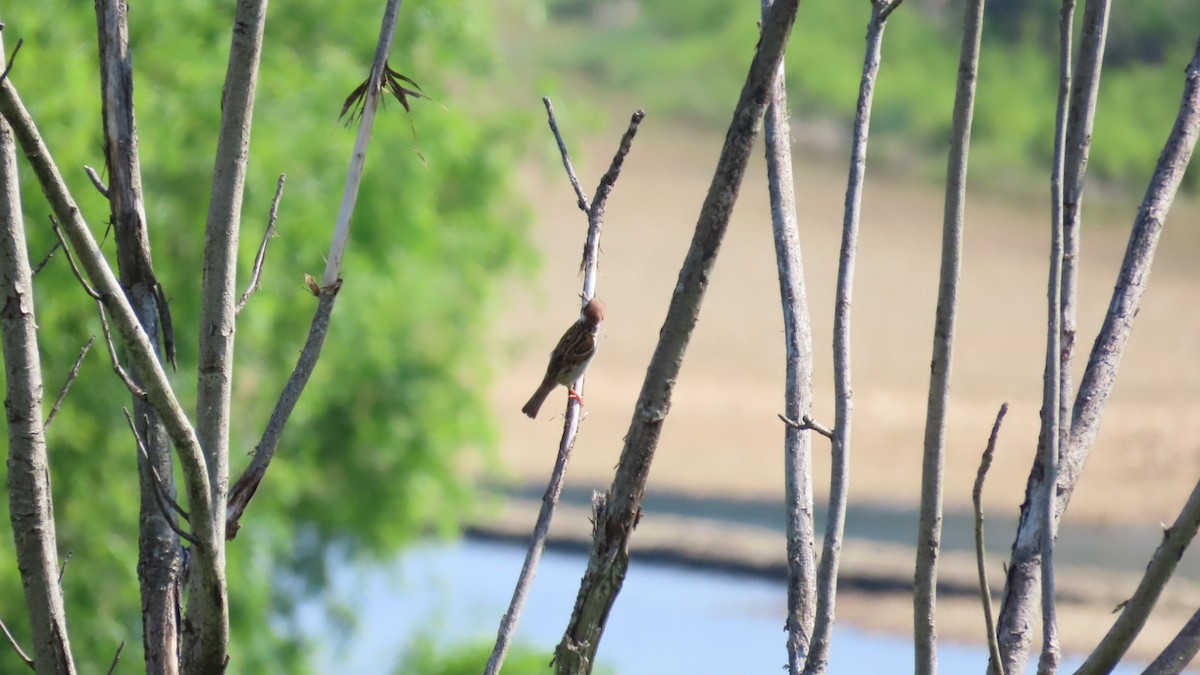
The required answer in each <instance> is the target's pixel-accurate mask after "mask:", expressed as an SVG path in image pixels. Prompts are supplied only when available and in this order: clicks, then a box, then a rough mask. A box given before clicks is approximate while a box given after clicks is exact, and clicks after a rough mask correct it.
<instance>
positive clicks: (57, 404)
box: [42, 335, 96, 433]
mask: <svg viewBox="0 0 1200 675" xmlns="http://www.w3.org/2000/svg"><path fill="white" fill-rule="evenodd" d="M95 341H96V336H95V335H93V336H91V337H89V338H88V341H87V342H85V343H84V345H83V349H81V350H79V358H77V359H75V365H73V366H71V370H70V371H68V372H67V381H66V382H63V386H62V389H60V390H59V391H58V398H57V399H55V400H54V406H53V407H51V408H50V414H49V415H46V421H45V423H43V424H42V433H45V432H46V430H47V429H49V428H50V423H51V422H53V421H54V417H55V415H57V414H58V409H59V408H61V407H62V404H63V400H64V399H66V398H67V392H68V391H70V389H71V385H72V384H73V383H74V382H75V378H77V377H79V367H80V366H81V365H83V357H85V356H87V353H88V350H90V349H91V348H92V343H94V342H95Z"/></svg>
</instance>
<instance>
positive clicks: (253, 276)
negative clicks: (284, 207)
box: [234, 173, 287, 316]
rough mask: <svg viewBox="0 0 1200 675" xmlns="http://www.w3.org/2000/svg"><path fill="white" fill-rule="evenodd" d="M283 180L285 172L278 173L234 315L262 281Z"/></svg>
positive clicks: (281, 195) (239, 312)
mask: <svg viewBox="0 0 1200 675" xmlns="http://www.w3.org/2000/svg"><path fill="white" fill-rule="evenodd" d="M285 180H287V174H282V173H281V174H279V183H278V184H277V185H276V186H275V198H274V199H272V200H271V212H270V213H269V214H268V215H267V229H266V231H265V232H263V238H262V242H261V243H260V244H259V245H258V253H256V254H255V255H254V267H253V269H252V270H251V272H250V285H249V286H247V287H246V292H244V293H242V297H241V298H240V299H239V300H238V303H237V307H236V308H234V315H235V316H236V315H238V314H241V313H242V310H243V309H245V308H246V301H248V300H249V299H250V296H251V295H254V293H256V292H257V291H258V289H259V286H260V284H261V282H262V268H263V261H264V260H265V259H266V257H267V244H268V243H269V242H270V241H271V238H272V237H274V236H275V218H276V215H277V214H278V212H279V200H280V198H282V197H283V183H284V181H285Z"/></svg>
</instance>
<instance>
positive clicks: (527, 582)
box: [483, 97, 645, 675]
mask: <svg viewBox="0 0 1200 675" xmlns="http://www.w3.org/2000/svg"><path fill="white" fill-rule="evenodd" d="M542 102H543V103H544V104H545V106H546V113H547V115H548V116H549V117H550V126H551V129H552V130H553V132H554V136H555V139H556V140H557V141H558V144H559V149H560V150H561V151H562V153H563V158H564V165H565V166H566V167H567V170H568V174H569V175H570V177H571V181H572V183H574V184H576V185H578V181H577V180H576V178H575V175H574V174H573V173H570V161H569V160H567V159H566V157H567V151H566V146H565V144H564V143H563V140H562V137H561V136H560V135H559V133H558V127H557V125H556V124H555V122H554V107H553V106H552V105H551V103H550V98H549V97H543V98H542ZM644 116H645V113H644V112H643V111H641V110H638V111H636V112H635V113H633V116H632V117H631V118H630V120H629V128H628V129H626V131H625V134H624V135H623V136H622V137H621V142H620V144H619V146H618V148H617V152H616V154H615V156H614V157H613V160H612V163H611V164H610V165H609V169H608V171H607V172H605V174H604V176H603V177H602V178H601V179H600V186H599V187H598V188H597V189H596V201H595V202H594V203H593V204H592V205H591V206H590V207H588V208H587V209H585V211H586V212H587V216H588V231H587V237H586V244H585V246H584V252H583V264H584V278H583V292H582V293H581V294H580V300H581V301H582V302H583V303H584V304H585V305H586V303H587V302H588V301H589V300H590V299H591V298H592V297H593V296H594V295H595V291H596V276H597V274H596V271H597V267H598V264H599V256H600V233H601V230H602V229H603V227H604V208H605V204H606V202H607V201H608V196H609V195H610V194H611V193H612V188H613V185H614V184H615V183H616V180H617V176H618V175H619V174H620V172H621V164H622V163H623V162H624V161H625V156H626V155H628V154H629V149H630V147H631V145H632V143H633V137H634V135H635V134H636V133H637V129H638V125H639V124H640V123H641V121H642V118H643V117H644ZM577 194H582V192H579V193H577ZM583 385H584V376H583V375H580V377H579V380H578V381H576V382H575V383H574V384H573V386H572V389H573V390H574V391H575V392H577V393H579V394H582V393H583ZM563 417H564V419H563V431H562V437H561V439H560V440H559V444H558V457H557V459H556V460H555V463H554V469H553V471H551V473H550V482H549V484H548V485H547V486H546V494H545V496H544V497H543V498H542V507H541V509H540V510H539V511H538V517H537V521H536V522H535V523H534V527H533V537H532V538H531V539H530V542H529V550H528V551H526V553H525V561H524V563H522V565H521V572H520V574H519V575H518V576H517V583H516V585H515V587H514V588H513V595H512V599H511V600H510V601H509V605H508V610H507V611H505V613H504V616H503V617H501V619H500V628H499V629H498V631H497V634H496V644H495V646H494V647H493V648H492V653H491V656H489V657H488V662H487V666H486V667H485V668H484V671H483V672H484V675H498V673H499V672H500V668H501V667H502V666H503V665H504V657H505V656H506V655H507V653H508V648H509V645H510V644H511V643H512V639H513V635H514V634H515V633H516V629H517V622H518V621H520V619H521V612H522V610H523V609H524V607H525V600H526V598H527V597H528V596H529V590H530V588H531V587H532V585H533V577H534V575H535V574H536V573H537V567H538V563H539V562H540V561H541V558H542V552H543V551H544V550H545V547H546V537H547V535H548V534H549V532H550V520H551V518H553V516H554V509H555V507H556V506H557V505H558V500H559V497H560V496H561V495H562V487H563V482H564V481H565V480H566V473H567V463H568V462H569V461H570V459H571V449H572V448H573V447H574V445H575V436H576V435H577V434H578V432H579V422H580V405H579V401H578V400H575V399H572V398H568V399H567V410H566V413H565V414H564V416H563Z"/></svg>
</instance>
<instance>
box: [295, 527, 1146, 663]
mask: <svg viewBox="0 0 1200 675" xmlns="http://www.w3.org/2000/svg"><path fill="white" fill-rule="evenodd" d="M524 555H525V552H524V549H521V548H518V547H515V546H511V545H506V544H496V543H480V542H473V541H466V542H458V543H449V544H431V545H422V546H418V547H414V548H412V549H410V550H408V551H406V552H405V554H404V556H403V557H402V558H401V559H400V560H398V561H397V562H396V563H395V565H394V566H392V567H389V568H386V569H385V568H375V569H367V570H363V569H349V568H346V569H342V570H341V571H339V572H338V573H336V574H335V578H334V584H333V586H334V587H333V589H332V592H333V593H334V596H333V597H337V598H340V599H341V601H342V602H344V603H345V604H346V605H348V606H349V607H350V608H351V609H352V611H353V614H354V615H355V616H356V617H357V627H356V628H355V629H354V630H352V631H351V634H350V635H349V637H348V639H346V640H338V639H334V638H332V637H328V636H329V633H330V631H328V630H327V628H328V625H329V620H328V617H327V616H325V614H324V612H323V611H322V610H321V609H320V608H319V607H318V606H317V605H316V604H310V605H305V606H304V607H303V608H302V610H301V624H302V625H303V626H305V627H306V630H308V631H309V632H310V634H311V635H313V636H314V637H316V636H326V637H324V638H322V637H316V639H317V641H318V643H319V644H320V647H319V649H318V654H317V667H318V669H319V672H330V673H332V672H337V673H346V674H348V675H353V674H359V673H361V674H362V675H379V674H381V673H386V672H388V671H389V670H390V667H391V664H394V663H396V662H398V661H399V660H400V659H402V658H403V655H404V653H403V652H404V647H405V645H406V644H407V643H408V641H409V640H410V639H411V638H412V637H414V636H416V635H423V636H432V637H435V638H436V639H438V640H440V641H443V642H444V643H446V644H448V645H449V644H455V643H458V642H461V641H464V640H474V639H482V638H486V639H488V640H494V639H495V634H496V628H497V626H498V625H499V621H500V616H501V615H502V614H503V613H504V610H505V609H506V608H507V606H508V601H509V599H510V597H511V594H512V587H513V583H514V582H515V581H516V578H517V574H518V573H519V571H520V569H521V563H522V561H523V559H524ZM586 564H587V561H586V559H585V558H584V557H583V556H582V555H575V554H566V553H557V552H548V553H547V554H546V555H545V557H544V558H543V559H542V563H541V566H540V568H539V570H538V575H537V579H536V580H535V582H534V586H533V590H532V592H531V593H530V595H529V599H528V602H527V603H526V606H525V611H524V614H523V615H522V618H521V622H520V624H519V626H518V629H517V639H518V641H519V642H523V643H525V644H528V645H531V646H533V647H535V648H538V649H542V650H544V651H545V652H546V654H547V655H550V654H551V653H553V648H554V645H555V644H557V643H558V641H559V640H560V639H561V637H562V632H563V629H564V628H565V626H566V622H567V619H568V618H569V617H570V613H571V608H572V607H573V605H574V603H575V594H576V590H577V589H578V586H579V580H580V577H581V576H582V574H583V570H584V568H585V567H586ZM785 598H786V595H785V589H784V585H783V584H782V583H781V582H775V581H768V580H760V579H748V578H744V577H735V576H729V575H722V574H714V573H711V572H696V571H689V570H682V569H678V568H674V567H669V566H664V565H656V564H651V563H646V562H641V561H637V560H635V561H634V563H633V564H632V565H631V566H630V569H629V574H628V576H627V578H626V580H625V586H624V589H623V590H622V591H621V594H620V596H619V597H618V598H617V603H616V605H615V607H614V608H613V610H612V614H611V616H610V618H609V622H608V628H607V629H606V630H605V633H604V638H603V640H602V642H601V643H600V650H599V655H598V659H597V662H598V663H599V664H602V665H603V666H604V667H606V668H608V669H609V670H610V671H613V672H615V673H617V674H618V675H676V674H678V675H685V674H687V675H709V674H711V675H730V674H733V673H738V674H741V673H748V674H753V673H779V672H781V669H783V668H784V666H785V662H786V660H785V656H786V650H785V646H784V637H785V636H784V630H783V622H784V615H785V609H786V600H785ZM981 622H982V618H981ZM1034 660H1035V661H1036V658H1034ZM986 661H987V655H986V650H985V649H984V648H983V647H982V646H976V645H959V644H951V643H947V642H945V641H942V642H940V643H939V649H938V665H939V670H940V672H941V673H943V674H945V675H955V674H957V673H981V672H984V670H985V667H986ZM1080 662H1081V659H1080V658H1078V657H1073V656H1070V655H1069V656H1067V657H1066V658H1064V660H1063V664H1062V671H1063V672H1071V671H1072V670H1074V669H1075V668H1076V667H1077V666H1078V665H1079V663H1080ZM912 663H913V650H912V645H911V644H910V643H909V641H908V640H907V639H901V638H899V637H896V636H888V635H881V634H876V633H870V632H866V631H862V630H858V629H856V628H854V627H851V626H846V625H842V624H838V625H837V626H836V627H835V629H834V635H833V647H832V650H831V653H830V669H829V670H830V672H831V673H837V674H838V675H854V674H858V673H904V672H912ZM482 669H483V664H480V670H481V671H482ZM1031 672H1032V669H1031ZM1137 672H1140V668H1135V667H1123V668H1118V669H1117V670H1115V671H1114V673H1120V674H1132V673H1137Z"/></svg>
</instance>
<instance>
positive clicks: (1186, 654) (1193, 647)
mask: <svg viewBox="0 0 1200 675" xmlns="http://www.w3.org/2000/svg"><path fill="white" fill-rule="evenodd" d="M1197 653H1200V610H1197V611H1196V613H1195V614H1193V615H1192V617H1191V618H1190V619H1188V620H1187V623H1185V624H1184V625H1183V628H1180V629H1179V633H1178V634H1176V635H1175V637H1174V638H1173V639H1172V640H1171V642H1170V644H1168V645H1167V647H1166V649H1163V650H1162V653H1161V654H1159V655H1158V658H1156V659H1154V661H1152V662H1151V663H1150V665H1149V666H1146V670H1144V671H1143V672H1142V675H1178V673H1181V672H1183V669H1184V668H1186V667H1187V666H1188V664H1189V663H1191V662H1192V659H1194V658H1196V654H1197Z"/></svg>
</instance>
